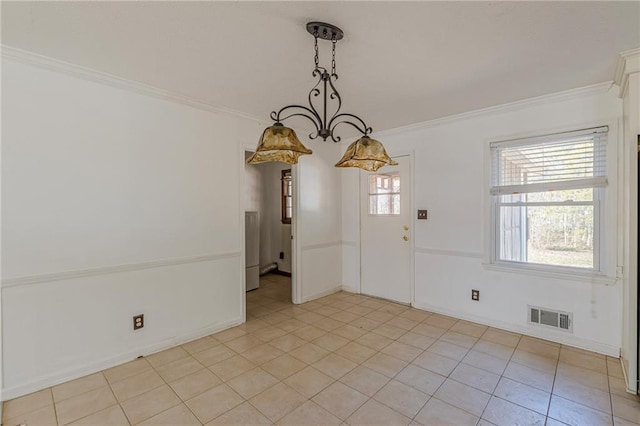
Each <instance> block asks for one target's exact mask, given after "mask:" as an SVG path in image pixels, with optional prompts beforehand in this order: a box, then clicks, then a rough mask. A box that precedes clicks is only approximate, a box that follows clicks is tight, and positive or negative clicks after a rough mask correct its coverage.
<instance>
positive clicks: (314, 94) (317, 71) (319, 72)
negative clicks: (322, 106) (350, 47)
mask: <svg viewBox="0 0 640 426" xmlns="http://www.w3.org/2000/svg"><path fill="white" fill-rule="evenodd" d="M324 72H326V71H325V70H324V68H322V67H316V68H315V69H314V70H313V72H312V73H311V74H312V75H313V76H314V77H317V78H318V82H317V83H316V84H315V86H313V88H312V89H311V90H310V91H309V95H308V96H307V98H308V100H309V107H310V109H311V111H310V112H311V114H313V116H314V117H315V118H316V120H318V124H319V127H320V129H322V128H323V127H324V122H323V120H322V117H320V113H319V112H318V110H317V109H316V107H315V105H313V101H312V99H313V97H318V96H320V89H318V86H319V85H320V83H322V74H323V73H324Z"/></svg>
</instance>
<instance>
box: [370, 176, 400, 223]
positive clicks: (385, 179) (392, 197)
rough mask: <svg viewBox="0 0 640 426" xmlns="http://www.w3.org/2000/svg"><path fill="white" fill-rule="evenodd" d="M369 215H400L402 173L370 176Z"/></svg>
mask: <svg viewBox="0 0 640 426" xmlns="http://www.w3.org/2000/svg"><path fill="white" fill-rule="evenodd" d="M369 214H370V215H384V216H387V215H399V214H400V173H399V172H392V173H381V174H372V175H369Z"/></svg>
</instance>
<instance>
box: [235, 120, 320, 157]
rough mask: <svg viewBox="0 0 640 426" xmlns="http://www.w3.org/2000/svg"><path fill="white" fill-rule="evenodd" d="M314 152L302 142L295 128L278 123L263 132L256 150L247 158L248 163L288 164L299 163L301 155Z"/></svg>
mask: <svg viewBox="0 0 640 426" xmlns="http://www.w3.org/2000/svg"><path fill="white" fill-rule="evenodd" d="M312 152H313V151H311V150H310V149H308V148H307V147H306V146H304V145H303V144H302V142H300V139H298V136H296V132H294V131H293V129H290V128H288V127H285V126H283V125H282V124H280V123H276V124H274V125H273V126H270V127H267V128H266V129H265V130H264V132H262V137H261V138H260V141H258V147H257V148H256V152H255V153H254V154H253V155H252V156H251V157H249V159H247V163H249V164H258V163H264V162H267V161H280V162H282V163H287V164H297V163H298V157H299V156H301V155H305V154H311V153H312Z"/></svg>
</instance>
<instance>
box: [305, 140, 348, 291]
mask: <svg viewBox="0 0 640 426" xmlns="http://www.w3.org/2000/svg"><path fill="white" fill-rule="evenodd" d="M299 133H302V134H304V133H303V132H299ZM303 142H304V143H305V145H306V146H307V147H309V148H311V149H312V150H313V155H305V156H303V157H301V158H300V160H299V162H298V166H297V170H296V172H295V173H294V176H293V178H294V193H295V194H296V195H297V196H296V197H295V199H294V202H295V203H296V204H297V216H296V217H294V221H293V225H294V238H297V255H296V258H295V259H294V262H296V265H297V266H296V268H295V271H294V274H295V273H298V271H301V273H299V274H298V275H299V276H298V277H297V280H298V281H299V280H302V283H303V287H302V289H301V290H302V294H300V295H299V296H300V297H298V298H297V300H296V301H297V302H302V301H308V300H312V299H315V298H317V297H321V296H323V295H327V294H330V293H333V292H336V291H339V290H340V289H341V287H342V258H341V257H342V241H341V240H342V238H341V224H342V221H341V205H342V201H341V200H342V193H341V172H340V171H339V170H338V169H336V168H335V167H334V164H335V163H336V162H337V161H338V160H339V159H340V158H341V157H342V153H343V151H342V147H341V146H340V145H339V144H334V143H333V142H328V141H327V142H323V141H322V140H321V139H318V140H315V141H313V142H309V143H307V141H306V139H304V140H303Z"/></svg>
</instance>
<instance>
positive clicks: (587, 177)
mask: <svg viewBox="0 0 640 426" xmlns="http://www.w3.org/2000/svg"><path fill="white" fill-rule="evenodd" d="M608 130H609V128H608V127H607V126H604V127H598V128H593V129H585V130H580V131H575V132H569V133H558V134H554V135H547V136H541V137H535V138H527V139H518V140H511V141H502V142H492V143H491V185H492V186H491V194H492V195H506V194H519V193H527V192H543V191H554V190H562V189H578V188H592V187H593V188H595V187H603V186H606V184H607V178H606V176H605V171H606V144H607V133H608Z"/></svg>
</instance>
